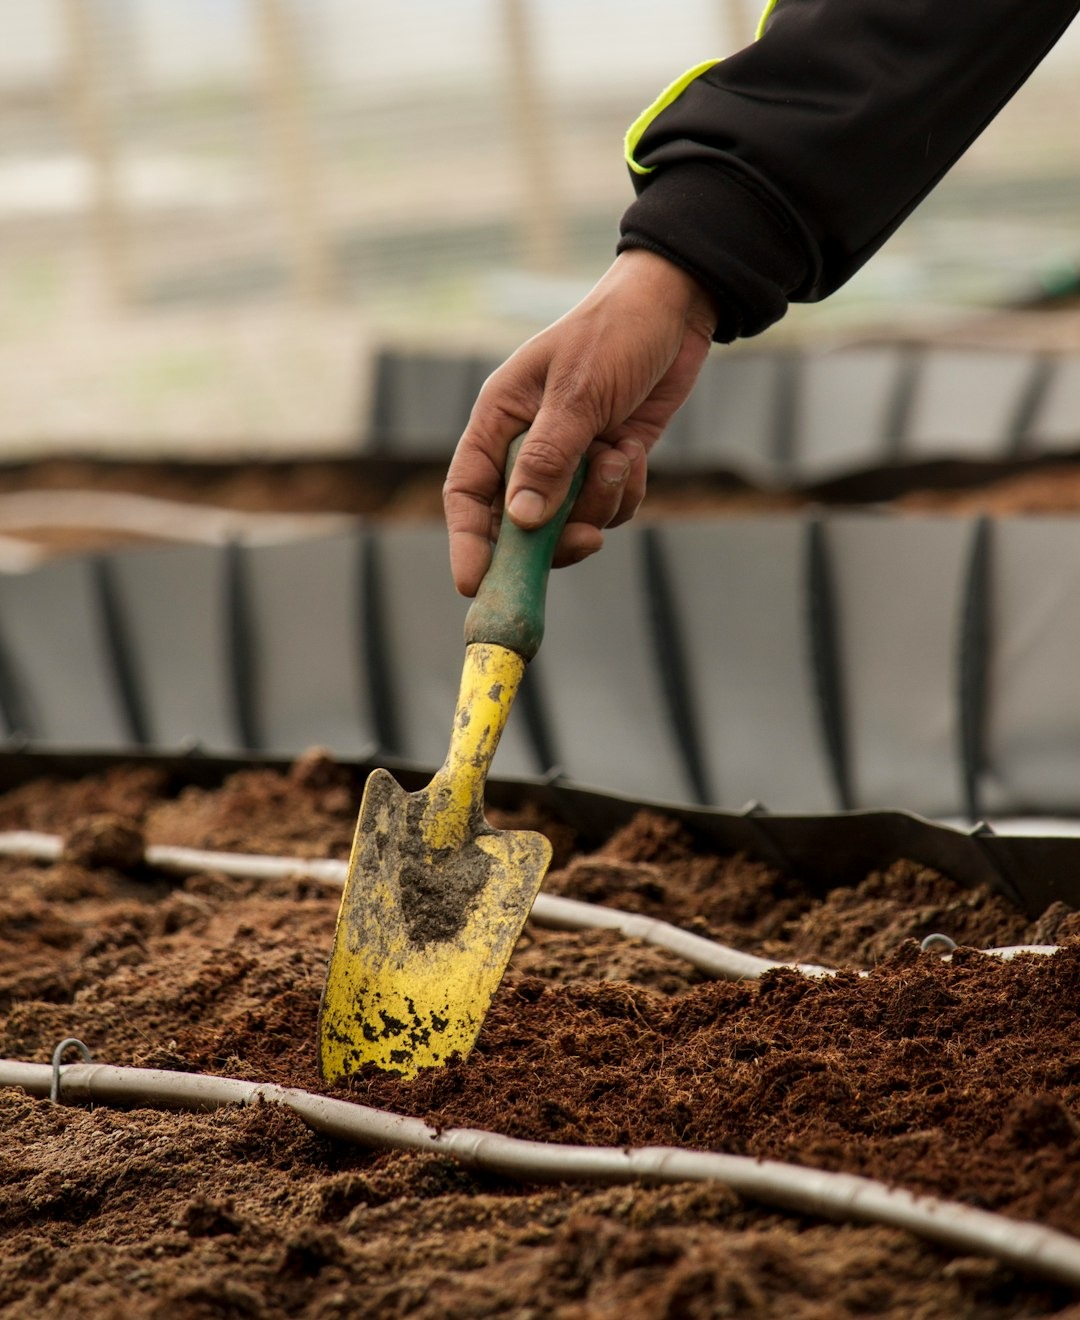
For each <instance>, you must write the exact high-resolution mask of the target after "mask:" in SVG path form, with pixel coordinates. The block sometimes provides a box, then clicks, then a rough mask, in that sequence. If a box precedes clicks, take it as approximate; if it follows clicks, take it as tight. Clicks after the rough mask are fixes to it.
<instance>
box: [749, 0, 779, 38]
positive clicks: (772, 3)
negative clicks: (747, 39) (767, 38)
mask: <svg viewBox="0 0 1080 1320" xmlns="http://www.w3.org/2000/svg"><path fill="white" fill-rule="evenodd" d="M775 8H776V0H769V3H768V4H767V5H766V6H765V12H764V13H763V14H762V15H761V17H760V18H759V19H758V25H757V31H756V32H755V33H754V40H755V41H760V40H761V38H762V34H763V33H764V31H765V24H766V23H767V22H768V21H769V15H770V14H771V13H772V11H773V10H774V9H775Z"/></svg>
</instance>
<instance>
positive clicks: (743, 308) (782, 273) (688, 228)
mask: <svg viewBox="0 0 1080 1320" xmlns="http://www.w3.org/2000/svg"><path fill="white" fill-rule="evenodd" d="M635 182H636V183H637V186H638V187H639V188H641V192H640V195H639V196H638V198H637V200H636V201H634V202H633V203H632V204H631V205H630V206H629V207H628V208H627V210H626V212H625V214H624V215H623V218H622V224H621V225H620V233H621V238H620V240H619V243H618V247H617V251H619V252H625V251H626V250H627V249H629V248H646V249H648V250H649V251H650V252H656V253H658V254H659V255H660V256H662V257H666V258H667V259H668V260H669V261H672V262H674V263H675V265H677V266H681V267H682V269H683V270H685V271H686V272H687V273H688V274H690V275H692V276H693V277H694V279H695V280H697V282H698V283H699V284H700V285H701V287H702V288H703V289H704V290H705V292H706V293H707V294H709V296H710V297H711V298H712V300H713V302H714V303H715V304H716V310H717V315H718V320H717V325H716V331H715V333H714V334H713V338H714V339H715V340H716V342H717V343H721V344H727V343H730V342H731V341H732V340H734V339H740V338H748V337H749V336H751V335H757V334H760V333H761V331H762V330H765V329H766V328H767V327H768V326H770V325H772V324H773V322H774V321H778V320H780V318H781V317H782V316H783V315H784V313H785V312H786V311H787V307H788V301H789V298H790V296H791V294H792V293H794V292H795V291H796V290H797V289H799V288H800V287H802V286H804V285H805V284H806V283H807V282H808V280H809V279H810V278H811V277H812V270H813V267H814V265H815V263H814V261H813V260H812V259H811V257H810V255H809V254H808V252H807V248H806V242H805V239H804V236H803V233H802V231H801V228H800V227H799V226H798V225H797V224H796V223H795V222H794V220H793V219H792V218H791V217H789V216H786V215H785V214H784V213H783V210H782V208H781V207H780V205H779V204H778V203H777V202H776V200H775V199H774V198H772V197H771V196H770V195H769V194H768V192H767V191H766V190H765V188H764V187H758V186H756V185H755V183H754V181H753V180H752V179H750V178H749V177H747V178H745V179H744V178H743V177H742V176H741V174H738V173H736V172H734V171H733V170H731V169H728V168H726V167H724V166H722V165H718V164H714V163H713V162H711V161H701V160H697V161H680V162H677V163H673V164H671V165H665V166H662V167H660V168H658V169H657V170H656V171H655V172H654V173H651V174H650V175H648V176H646V177H644V178H639V179H637V180H635Z"/></svg>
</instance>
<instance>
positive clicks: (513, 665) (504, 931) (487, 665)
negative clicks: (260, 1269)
mask: <svg viewBox="0 0 1080 1320" xmlns="http://www.w3.org/2000/svg"><path fill="white" fill-rule="evenodd" d="M520 444H521V440H520V439H518V440H516V441H515V442H514V444H513V445H512V446H511V450H510V456H509V460H508V467H507V478H509V474H510V470H511V467H512V465H513V462H514V458H515V457H516V454H517V450H518V448H519V447H520ZM583 477H584V462H583V463H582V465H581V467H580V469H579V470H578V472H577V474H576V476H575V479H574V483H573V485H572V486H571V489H570V493H569V494H568V495H567V498H566V500H565V501H564V502H563V505H562V507H561V508H560V509H559V512H558V514H557V515H556V516H555V518H554V519H552V521H551V522H549V523H547V524H545V525H544V526H543V527H539V528H537V529H535V530H534V531H522V530H521V529H520V528H519V527H516V526H515V525H514V524H513V523H512V522H511V521H510V519H509V518H507V517H504V518H503V520H502V524H501V527H500V530H499V536H498V540H497V542H496V545H495V551H494V554H493V556H492V561H491V567H490V568H489V570H488V573H487V576H486V577H485V578H484V581H483V583H482V584H481V586H480V590H479V591H478V592H477V595H476V598H475V600H474V601H473V603H472V605H471V607H470V608H469V612H468V614H467V616H466V619H465V643H466V647H465V665H464V669H463V672H462V677H461V688H460V692H459V695H458V701H457V709H456V710H455V712H454V723H453V727H452V730H451V735H450V750H449V752H448V754H447V757H446V761H445V762H444V764H443V766H442V768H441V769H440V770H439V771H438V773H437V774H436V775H435V777H434V779H432V781H431V783H430V784H428V786H427V787H426V788H424V789H422V790H421V791H420V792H418V793H406V792H405V790H404V789H403V788H401V787H400V786H399V784H398V783H397V782H396V780H395V779H394V778H393V776H392V775H390V774H389V773H388V772H387V771H385V770H375V771H374V772H373V773H372V774H371V775H370V777H369V778H368V781H367V784H366V786H365V788H364V796H363V801H362V802H361V805H360V816H359V820H358V821H357V826H356V834H355V837H354V839H353V846H352V853H351V856H350V858H349V868H348V875H347V878H346V881H345V892H344V894H343V895H342V899H341V908H340V910H339V912H338V920H337V929H336V930H335V932H334V944H333V949H332V951H331V954H330V964H329V967H328V969H327V974H326V985H325V987H324V989H323V998H322V1006H321V1009H320V1013H319V1066H320V1068H321V1070H322V1075H323V1077H324V1078H326V1080H327V1081H334V1080H336V1079H337V1078H339V1077H343V1076H345V1075H346V1074H347V1073H352V1072H355V1071H356V1070H357V1069H359V1068H361V1067H362V1066H363V1065H364V1064H367V1063H371V1064H374V1065H375V1066H376V1067H378V1068H382V1069H386V1070H388V1071H393V1072H397V1073H399V1074H401V1076H403V1077H412V1076H414V1075H415V1074H416V1073H417V1072H419V1070H420V1069H421V1068H436V1067H440V1066H442V1065H444V1064H446V1063H447V1062H448V1060H449V1059H450V1057H451V1056H452V1055H455V1054H457V1055H466V1054H468V1052H469V1050H470V1049H471V1048H472V1046H473V1043H474V1042H475V1040H476V1037H477V1035H478V1034H479V1031H480V1027H481V1025H482V1024H483V1021H484V1018H485V1016H486V1014H487V1011H488V1008H489V1006H490V1004H491V1000H492V997H493V996H494V994H495V991H496V990H497V989H498V986H499V982H500V981H501V980H502V975H503V972H504V971H505V969H506V964H507V963H508V962H509V960H510V955H511V953H512V952H513V949H514V945H515V943H516V942H517V939H518V936H519V935H520V934H521V928H522V926H523V925H524V924H525V919H526V917H527V916H528V915H529V910H530V908H531V907H532V904H533V899H534V898H535V897H536V894H537V891H538V890H539V888H540V884H541V882H542V881H543V878H544V874H545V872H546V870H547V867H548V863H549V862H550V860H551V845H550V844H549V843H548V841H547V839H545V838H544V836H543V835H541V834H535V833H532V832H529V831H525V830H496V829H493V828H492V827H491V826H490V825H489V824H488V823H487V821H486V820H485V819H484V786H485V783H486V781H487V774H488V769H489V767H490V765H491V759H492V757H493V756H494V755H495V749H496V747H497V746H498V743H499V738H500V735H501V734H502V731H503V728H504V727H505V725H506V720H507V717H508V715H509V713H510V707H511V705H512V703H513V700H514V697H515V695H516V693H517V690H518V687H519V685H520V683H521V679H522V676H523V675H524V673H525V666H526V665H527V663H528V662H529V660H531V659H532V657H533V656H534V655H535V654H536V651H537V648H538V647H539V645H540V640H541V637H542V636H543V631H544V597H545V593H546V589H547V578H548V573H549V571H550V568H551V561H552V557H553V555H554V552H555V546H556V543H557V541H558V539H559V535H560V533H561V532H562V529H563V527H564V525H565V523H566V519H567V517H568V515H569V512H570V508H571V506H572V504H573V502H574V500H575V499H576V498H577V493H578V491H579V490H580V488H581V481H582V479H583Z"/></svg>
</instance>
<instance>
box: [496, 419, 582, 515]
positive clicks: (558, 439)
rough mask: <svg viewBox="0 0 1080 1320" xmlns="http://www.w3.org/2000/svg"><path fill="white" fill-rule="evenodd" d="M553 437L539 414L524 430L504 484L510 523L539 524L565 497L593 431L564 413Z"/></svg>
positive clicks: (551, 513)
mask: <svg viewBox="0 0 1080 1320" xmlns="http://www.w3.org/2000/svg"><path fill="white" fill-rule="evenodd" d="M563 421H564V423H565V424H564V425H562V426H561V427H560V428H559V431H558V434H557V436H553V435H552V434H551V433H550V431H549V430H548V428H547V427H546V426H545V425H544V423H543V421H542V420H541V418H540V416H538V417H537V419H536V421H535V422H534V423H533V425H532V427H531V429H530V430H529V431H528V432H527V433H526V436H525V439H524V441H523V443H522V446H521V449H520V451H519V452H518V456H517V460H516V462H515V463H514V470H513V472H512V473H511V474H510V480H509V482H508V484H507V487H506V501H505V508H506V512H507V514H508V515H509V516H510V519H511V521H512V522H514V523H516V524H517V525H518V527H521V528H524V529H525V530H529V529H530V528H533V527H542V526H543V525H544V523H546V522H547V521H548V520H549V519H550V518H552V517H553V516H554V514H555V512H556V510H557V509H558V508H559V506H560V505H561V504H562V502H563V500H564V499H565V498H566V495H567V492H568V491H569V489H570V482H571V480H572V478H573V475H574V473H575V472H576V471H577V467H578V464H579V463H580V461H581V458H582V455H583V454H584V453H585V452H586V450H587V449H588V448H589V445H590V444H591V443H592V440H593V436H592V434H591V433H590V432H589V431H588V430H586V429H584V426H583V424H582V423H577V424H575V423H573V422H571V421H570V419H569V418H568V417H567V416H566V414H565V413H564V414H563Z"/></svg>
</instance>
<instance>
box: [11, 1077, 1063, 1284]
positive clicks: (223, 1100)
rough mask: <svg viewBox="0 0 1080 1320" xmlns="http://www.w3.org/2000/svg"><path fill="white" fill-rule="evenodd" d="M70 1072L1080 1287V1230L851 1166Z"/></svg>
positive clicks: (69, 1091)
mask: <svg viewBox="0 0 1080 1320" xmlns="http://www.w3.org/2000/svg"><path fill="white" fill-rule="evenodd" d="M61 1078H62V1094H63V1097H64V1098H66V1099H72V1100H74V1099H79V1100H86V1101H91V1102H94V1103H99V1104H101V1103H105V1104H108V1103H114V1104H125V1105H133V1104H134V1105H141V1106H147V1107H157V1108H166V1109H189V1110H203V1111H206V1110H212V1109H217V1108H220V1107H222V1106H224V1105H229V1104H240V1105H251V1104H259V1103H267V1104H280V1105H285V1106H287V1107H288V1108H289V1109H291V1110H293V1111H294V1112H295V1113H296V1114H298V1115H299V1116H300V1118H301V1119H303V1121H304V1122H305V1123H307V1124H308V1126H309V1127H311V1128H314V1129H315V1131H317V1132H322V1133H324V1134H325V1135H326V1136H329V1137H333V1138H334V1139H336V1140H338V1141H347V1142H350V1143H353V1144H356V1145H360V1146H364V1147H366V1148H369V1149H376V1150H380V1149H381V1150H409V1151H427V1152H434V1153H437V1154H442V1155H449V1156H452V1157H453V1158H454V1159H456V1160H458V1161H459V1162H460V1163H461V1164H463V1165H465V1167H466V1168H470V1169H481V1170H484V1171H485V1172H488V1173H495V1174H500V1175H503V1176H505V1177H511V1178H516V1179H518V1180H520V1181H523V1182H594V1183H625V1182H635V1181H640V1182H644V1183H666V1182H687V1181H690V1182H717V1183H721V1184H723V1185H724V1186H725V1187H729V1188H731V1190H732V1191H734V1192H737V1193H739V1194H740V1195H742V1196H746V1197H748V1198H750V1199H751V1200H754V1201H758V1202H762V1203H764V1204H766V1205H772V1206H777V1207H780V1208H782V1209H785V1210H792V1211H795V1212H797V1213H799V1214H806V1215H814V1216H818V1217H820V1218H825V1219H833V1220H841V1221H851V1222H856V1223H874V1224H885V1225H888V1226H890V1227H892V1228H899V1229H905V1230H907V1231H908V1232H910V1233H914V1234H916V1235H918V1236H919V1237H923V1238H926V1239H928V1240H929V1241H932V1242H936V1243H939V1244H940V1245H942V1246H944V1247H947V1248H949V1249H950V1250H952V1251H955V1252H959V1253H974V1254H977V1255H984V1256H992V1257H995V1258H996V1259H998V1260H1000V1261H1003V1262H1005V1263H1006V1264H1008V1265H1010V1266H1013V1267H1014V1268H1016V1269H1019V1270H1023V1271H1025V1272H1027V1273H1030V1274H1036V1275H1039V1276H1041V1277H1044V1278H1047V1279H1053V1280H1055V1281H1057V1282H1059V1283H1065V1284H1069V1285H1071V1286H1073V1287H1080V1240H1078V1239H1076V1238H1073V1237H1070V1236H1068V1235H1067V1234H1065V1233H1059V1232H1057V1231H1056V1230H1054V1229H1049V1228H1044V1227H1043V1226H1041V1225H1039V1224H1032V1223H1025V1222H1022V1221H1018V1220H1014V1219H1007V1218H1005V1217H1004V1216H1002V1215H995V1214H990V1213H988V1212H987V1211H984V1210H975V1209H972V1208H971V1207H970V1206H965V1205H959V1204H957V1203H955V1202H950V1201H940V1200H937V1199H936V1198H934V1197H926V1196H923V1197H918V1196H913V1195H912V1194H911V1193H910V1192H906V1191H903V1190H902V1189H898V1188H892V1187H888V1186H886V1185H885V1184H884V1183H880V1182H876V1181H874V1180H873V1179H870V1178H861V1177H857V1176H855V1175H852V1174H846V1173H826V1172H824V1171H822V1170H820V1169H807V1168H802V1167H801V1166H799V1165H794V1164H782V1163H779V1162H777V1161H775V1160H755V1159H751V1158H750V1157H749V1156H745V1155H723V1154H719V1153H716V1152H713V1151H699V1150H684V1149H678V1148H676V1147H671V1146H639V1147H636V1148H630V1149H626V1148H616V1147H611V1146H568V1145H557V1144H554V1143H551V1144H549V1143H547V1142H540V1141H524V1140H521V1139H519V1138H516V1137H504V1136H500V1135H499V1134H497V1133H494V1132H484V1131H479V1130H477V1129H474V1128H444V1129H443V1130H442V1131H439V1132H437V1131H435V1129H433V1128H430V1127H428V1125H427V1124H426V1123H424V1122H423V1121H422V1120H420V1119H417V1118H406V1117H403V1116H402V1115H400V1114H392V1113H388V1112H386V1111H385V1110H381V1109H371V1108H369V1107H368V1106H366V1105H359V1104H353V1103H351V1102H349V1101H345V1100H337V1099H334V1098H332V1097H329V1096H323V1095H313V1094H312V1093H311V1092H309V1091H301V1090H297V1089H295V1088H290V1087H282V1086H275V1085H272V1084H270V1083H266V1082H245V1081H240V1080H237V1079H235V1078H231V1077H210V1076H205V1075H199V1074H191V1073H174V1072H164V1071H161V1070H159V1069H154V1068H118V1067H112V1066H110V1065H107V1064H95V1063H76V1064H69V1065H68V1066H66V1067H64V1068H63V1069H61ZM0 1086H19V1087H22V1088H23V1089H24V1090H25V1091H27V1092H29V1093H30V1094H32V1095H39V1096H46V1095H48V1094H49V1093H50V1089H51V1087H52V1086H53V1068H52V1066H51V1065H49V1064H44V1063H22V1062H19V1061H16V1060H0Z"/></svg>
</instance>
